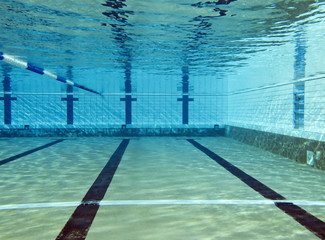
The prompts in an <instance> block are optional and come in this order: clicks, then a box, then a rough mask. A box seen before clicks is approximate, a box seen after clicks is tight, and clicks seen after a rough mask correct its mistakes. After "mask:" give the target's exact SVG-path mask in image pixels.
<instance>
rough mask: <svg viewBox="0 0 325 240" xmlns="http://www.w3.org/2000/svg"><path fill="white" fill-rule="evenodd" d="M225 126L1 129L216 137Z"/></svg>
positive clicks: (34, 133) (17, 133) (5, 133)
mask: <svg viewBox="0 0 325 240" xmlns="http://www.w3.org/2000/svg"><path fill="white" fill-rule="evenodd" d="M224 130H225V129H224V128H217V127H216V128H130V127H128V128H126V127H124V126H123V127H122V128H33V129H32V128H31V129H24V128H16V129H2V130H0V137H105V136H108V137H140V136H175V137H178V136H180V137H182V136H184V137H186V136H190V137H195V136H197V137H202V136H204V137H215V136H224Z"/></svg>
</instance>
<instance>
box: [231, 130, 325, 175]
mask: <svg viewBox="0 0 325 240" xmlns="http://www.w3.org/2000/svg"><path fill="white" fill-rule="evenodd" d="M225 135H226V136H227V137H230V138H233V139H235V140H238V141H240V142H243V143H246V144H249V145H253V146H256V147H259V148H262V149H264V150H267V151H270V152H272V153H275V154H279V155H282V156H284V157H287V158H290V159H292V160H295V161H297V162H299V163H304V164H307V151H309V152H310V151H311V152H313V153H314V156H319V157H318V158H317V160H316V161H315V165H314V167H316V168H319V169H322V170H325V142H322V141H317V140H310V139H305V138H299V137H292V136H287V135H281V134H276V133H270V132H263V131H258V130H252V129H246V128H240V127H233V126H226V131H225Z"/></svg>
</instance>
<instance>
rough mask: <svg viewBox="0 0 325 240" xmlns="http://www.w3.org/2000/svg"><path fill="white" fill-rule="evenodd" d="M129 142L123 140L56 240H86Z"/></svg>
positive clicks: (128, 140)
mask: <svg viewBox="0 0 325 240" xmlns="http://www.w3.org/2000/svg"><path fill="white" fill-rule="evenodd" d="M129 142H130V139H124V140H122V142H121V143H120V145H119V146H118V148H117V149H116V151H115V152H114V153H113V155H112V156H111V158H110V159H109V160H108V162H107V164H106V165H105V167H104V168H103V169H102V171H101V172H100V174H99V175H98V177H97V178H96V180H95V182H94V183H93V184H92V186H91V187H90V188H89V190H88V192H87V193H86V195H85V197H84V198H83V199H82V201H81V204H80V205H79V206H78V207H77V208H76V210H75V211H74V212H73V214H72V215H71V217H70V219H69V220H68V222H67V223H66V224H65V226H64V228H63V229H62V231H61V232H60V234H59V235H58V236H57V238H56V240H68V239H74V240H77V239H78V240H82V239H86V236H87V234H88V231H89V228H90V226H91V224H92V222H93V220H94V218H95V216H96V214H97V211H98V209H99V204H100V201H101V200H102V199H103V198H104V196H105V193H106V191H107V189H108V187H109V185H110V183H111V181H112V179H113V177H114V174H115V172H116V170H117V168H118V165H119V164H120V162H121V159H122V156H123V154H124V152H125V150H126V148H127V146H128V144H129Z"/></svg>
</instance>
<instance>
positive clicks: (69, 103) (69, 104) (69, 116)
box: [61, 66, 79, 125]
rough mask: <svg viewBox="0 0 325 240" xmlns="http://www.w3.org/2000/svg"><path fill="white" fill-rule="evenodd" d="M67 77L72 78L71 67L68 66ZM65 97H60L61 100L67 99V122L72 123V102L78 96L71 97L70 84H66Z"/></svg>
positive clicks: (76, 99) (71, 89)
mask: <svg viewBox="0 0 325 240" xmlns="http://www.w3.org/2000/svg"><path fill="white" fill-rule="evenodd" d="M67 77H68V79H69V80H72V77H73V76H72V67H71V66H68V70H67ZM66 91H67V97H65V98H61V101H67V124H68V125H72V124H73V115H74V114H73V102H74V101H79V98H74V97H73V87H72V86H71V85H67V90H66Z"/></svg>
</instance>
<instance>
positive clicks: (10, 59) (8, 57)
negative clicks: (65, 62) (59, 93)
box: [0, 52, 102, 95]
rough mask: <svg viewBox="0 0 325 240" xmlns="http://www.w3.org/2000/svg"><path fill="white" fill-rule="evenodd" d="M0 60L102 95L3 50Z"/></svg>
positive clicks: (0, 53)
mask: <svg viewBox="0 0 325 240" xmlns="http://www.w3.org/2000/svg"><path fill="white" fill-rule="evenodd" d="M0 60H3V61H4V62H6V63H8V64H11V65H14V66H17V67H20V68H23V69H26V70H29V71H32V72H34V73H37V74H40V75H44V76H47V77H49V78H52V79H54V80H56V81H59V82H62V83H66V84H68V85H71V86H73V87H76V88H80V89H83V90H85V91H88V92H92V93H95V94H98V95H102V94H101V93H99V92H97V91H95V90H92V89H90V88H88V87H85V86H83V85H80V84H78V83H75V82H73V81H71V80H69V79H66V78H64V77H60V76H57V75H56V74H54V73H52V72H50V71H48V70H45V69H43V68H40V67H37V66H34V65H31V64H30V63H28V62H24V61H22V60H20V59H17V58H15V57H14V56H11V55H8V54H5V53H3V52H0Z"/></svg>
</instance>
